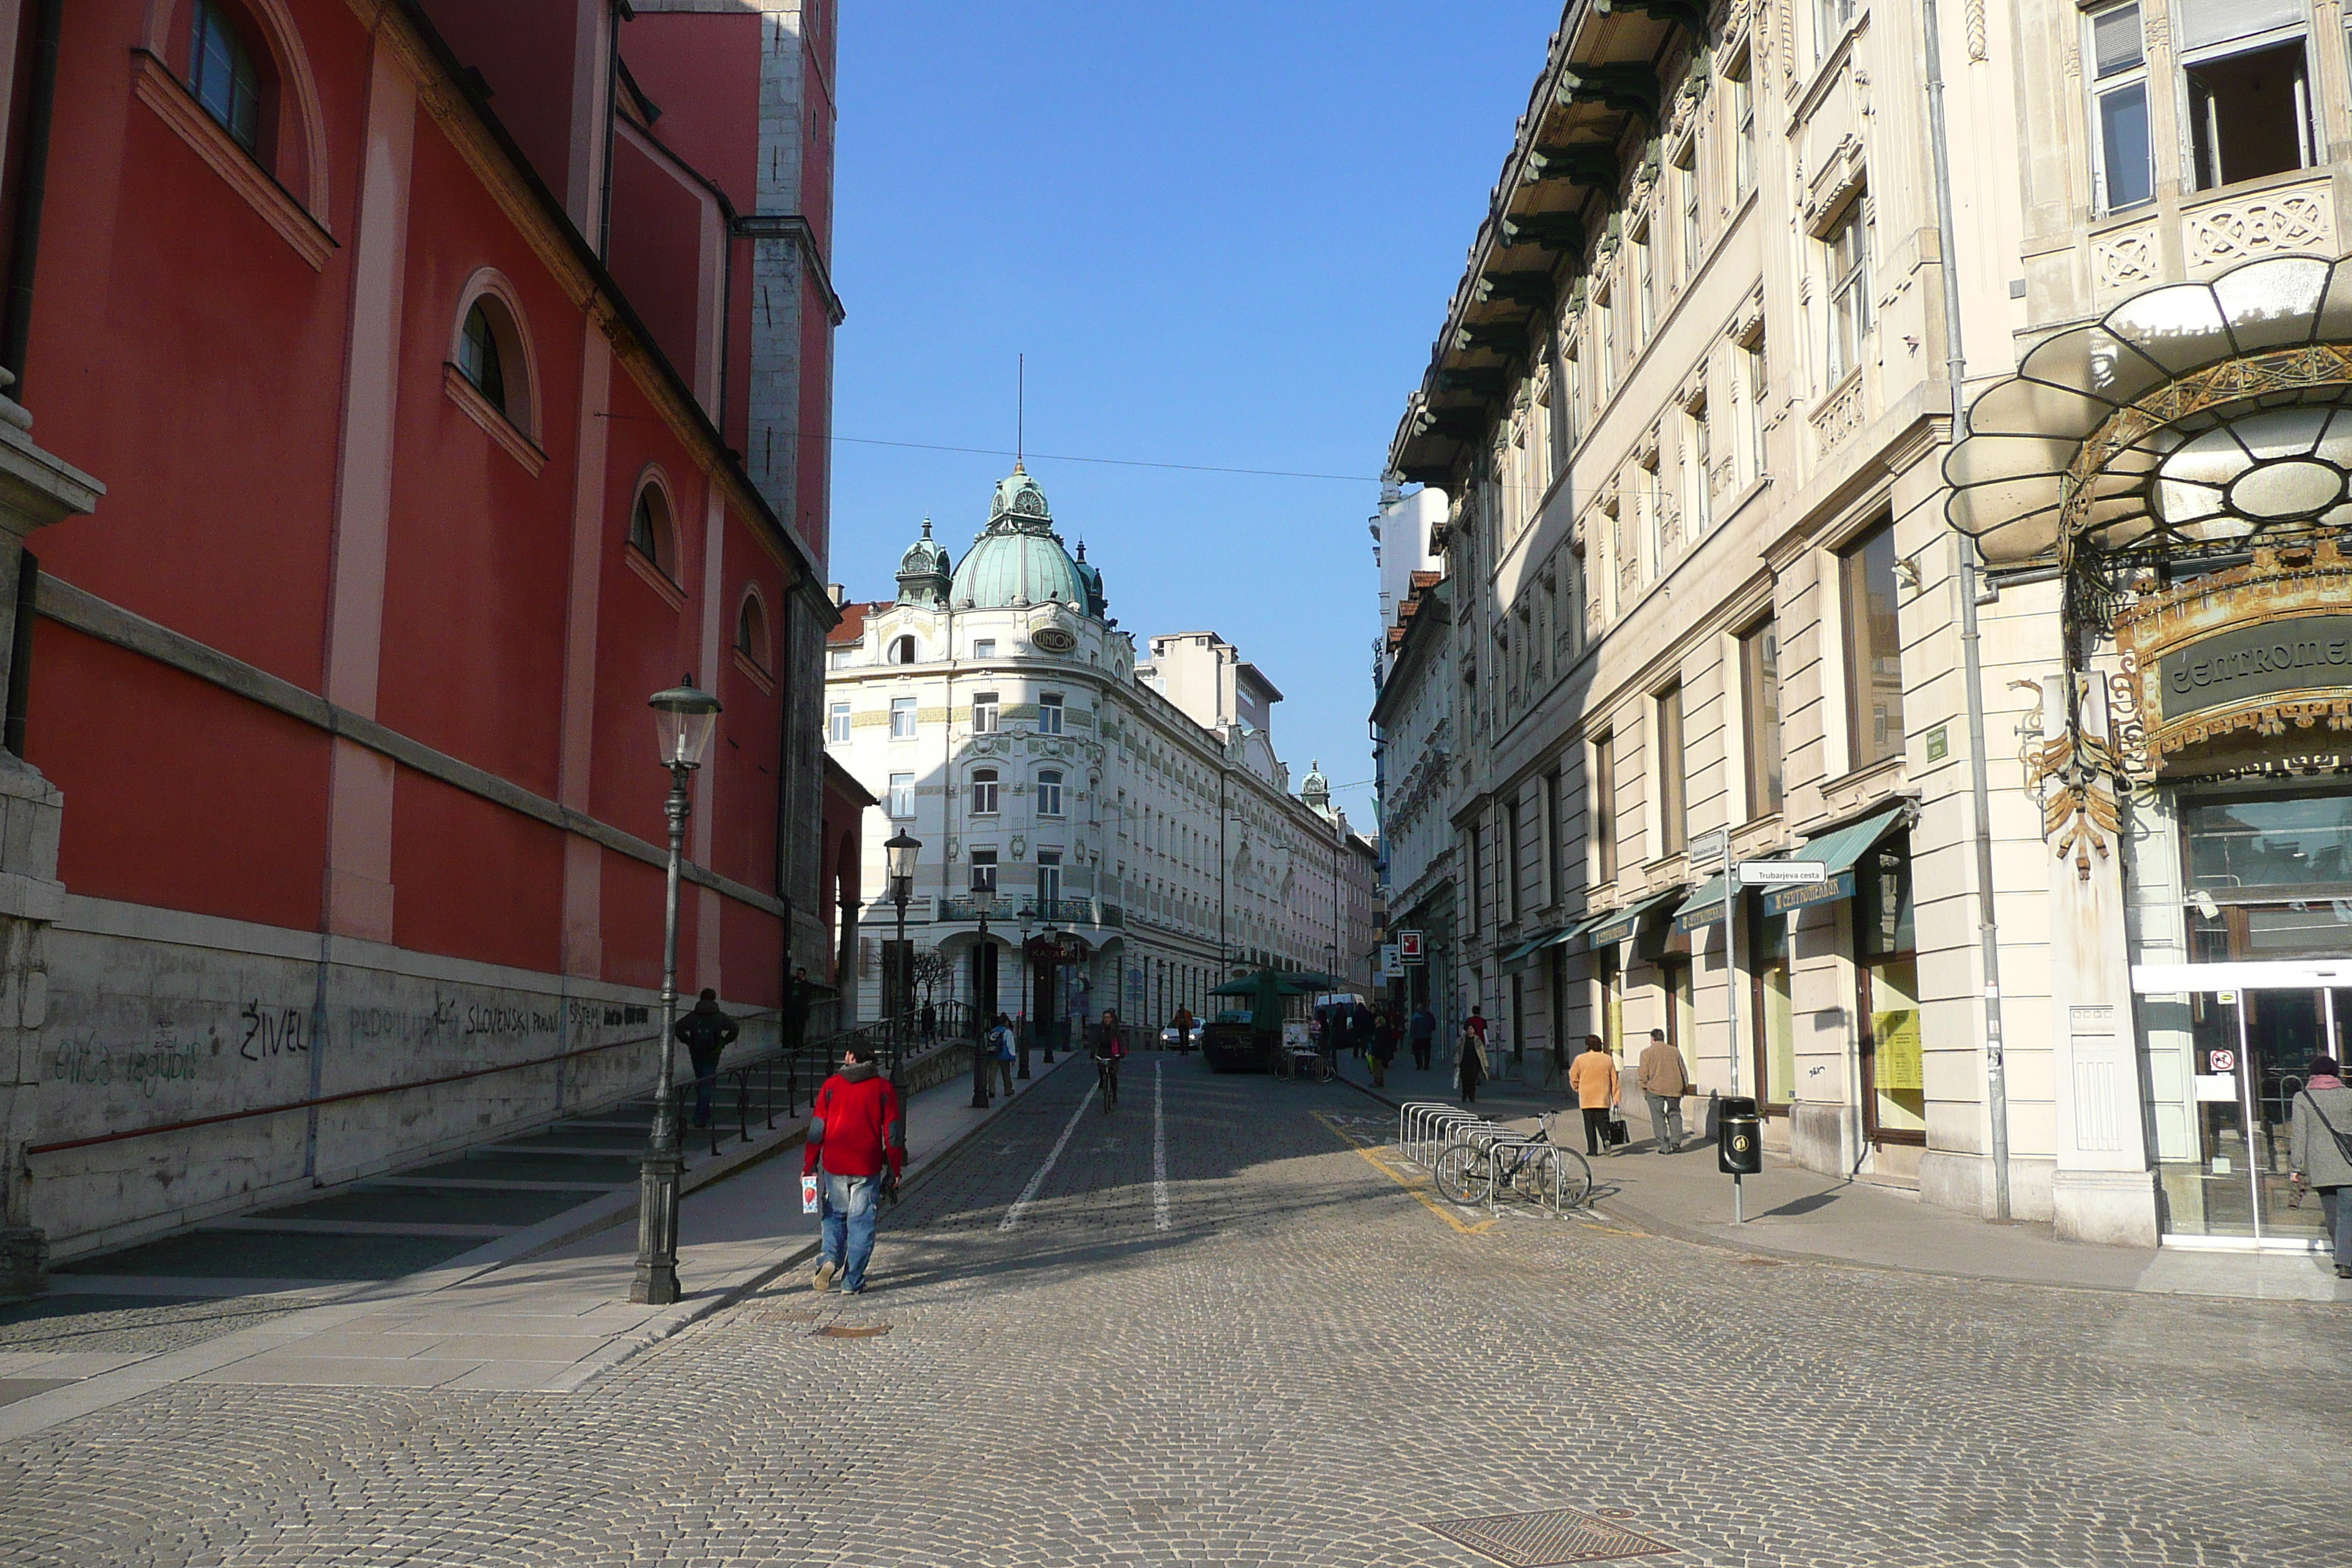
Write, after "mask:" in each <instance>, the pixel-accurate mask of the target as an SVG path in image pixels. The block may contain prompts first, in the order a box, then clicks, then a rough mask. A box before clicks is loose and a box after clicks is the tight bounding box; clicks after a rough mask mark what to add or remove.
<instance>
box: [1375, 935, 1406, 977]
mask: <svg viewBox="0 0 2352 1568" xmlns="http://www.w3.org/2000/svg"><path fill="white" fill-rule="evenodd" d="M1403 978H1404V957H1403V955H1402V954H1401V953H1399V952H1397V944H1396V943H1395V942H1382V943H1381V979H1383V980H1402V979H1403Z"/></svg>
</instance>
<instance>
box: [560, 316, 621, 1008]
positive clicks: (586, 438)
mask: <svg viewBox="0 0 2352 1568" xmlns="http://www.w3.org/2000/svg"><path fill="white" fill-rule="evenodd" d="M605 327H606V323H605V322H604V321H602V320H600V319H599V318H598V317H597V316H596V315H595V314H594V312H593V311H592V312H591V313H590V314H589V317H588V319H587V321H586V322H585V324H584V325H583V327H582V329H581V342H580V424H579V430H578V433H577V437H576V441H577V447H578V458H577V463H576V466H575V467H574V468H573V470H572V582H571V586H570V589H569V590H568V592H567V594H566V596H565V604H564V612H563V732H562V739H561V741H560V742H559V749H558V752H557V762H556V773H555V798H556V800H557V802H558V803H559V804H561V805H563V806H565V807H567V808H568V809H570V810H572V811H576V812H579V813H580V814H581V815H583V816H587V815H589V806H590V804H591V803H590V799H589V781H590V777H591V773H590V763H591V762H592V761H593V753H594V748H595V740H596V617H597V611H598V608H599V606H600V605H601V604H602V601H603V590H604V516H605V510H606V502H605V489H604V485H605V472H604V466H605V462H606V453H605V432H606V429H607V427H608V426H610V424H611V423H612V422H611V421H610V420H608V419H607V418H605V417H604V416H605V413H606V411H607V410H606V405H608V404H609V403H610V402H611V401H612V390H613V343H612V340H611V339H609V338H607V337H606V336H605V335H604V331H605ZM631 500H635V498H634V497H632V498H631ZM563 973H566V974H573V975H580V976H583V977H585V978H589V979H595V978H599V977H601V976H602V975H603V973H604V848H603V847H602V846H600V845H598V844H597V843H596V842H595V841H594V840H593V839H590V838H583V837H580V836H579V835H578V834H566V835H565V836H564V839H563Z"/></svg>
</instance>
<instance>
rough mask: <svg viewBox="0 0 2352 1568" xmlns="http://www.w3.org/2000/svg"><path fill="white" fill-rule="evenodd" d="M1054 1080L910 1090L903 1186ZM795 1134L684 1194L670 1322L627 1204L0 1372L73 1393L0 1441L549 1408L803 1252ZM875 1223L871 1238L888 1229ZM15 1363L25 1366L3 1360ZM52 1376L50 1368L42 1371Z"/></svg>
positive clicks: (17, 1406)
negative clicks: (238, 1412) (433, 1411)
mask: <svg viewBox="0 0 2352 1568" xmlns="http://www.w3.org/2000/svg"><path fill="white" fill-rule="evenodd" d="M1070 1060H1071V1058H1069V1057H1067V1056H1064V1057H1062V1058H1058V1059H1057V1060H1056V1062H1055V1068H1050V1069H1049V1068H1046V1067H1045V1065H1044V1063H1043V1062H1042V1061H1039V1060H1034V1058H1033V1066H1032V1071H1033V1072H1034V1074H1035V1075H1036V1076H1035V1077H1034V1078H1032V1079H1029V1080H1027V1081H1026V1082H1016V1084H1015V1090H1016V1092H1015V1094H1014V1096H1013V1099H1012V1100H1007V1099H1005V1098H1004V1097H1003V1096H1001V1095H1000V1096H997V1097H996V1099H995V1101H994V1103H993V1104H992V1106H991V1107H990V1108H989V1109H988V1110H974V1109H972V1107H971V1079H968V1078H959V1079H954V1080H951V1081H950V1082H948V1083H944V1084H940V1085H938V1086H936V1087H934V1088H931V1089H924V1090H922V1091H920V1092H919V1093H917V1094H915V1095H913V1096H911V1097H910V1098H909V1101H908V1163H907V1182H906V1186H907V1188H908V1190H910V1191H911V1190H914V1189H915V1188H917V1187H918V1186H919V1183H920V1180H921V1178H922V1176H923V1175H924V1173H927V1172H928V1171H929V1170H930V1169H931V1168H932V1167H933V1166H935V1165H937V1164H938V1163H939V1162H940V1160H941V1159H942V1158H944V1157H945V1156H946V1155H947V1154H948V1153H949V1152H950V1151H952V1150H953V1149H955V1148H956V1147H958V1146H959V1145H961V1143H962V1142H964V1141H965V1140H967V1139H969V1138H971V1136H972V1135H973V1134H974V1133H976V1132H978V1131H981V1129H982V1128H983V1127H985V1126H986V1125H988V1123H990V1122H991V1121H993V1120H995V1119H996V1118H997V1117H999V1116H1001V1115H1003V1113H1004V1111H1005V1110H1007V1109H1008V1108H1009V1107H1010V1106H1011V1105H1012V1104H1013V1102H1014V1101H1015V1100H1021V1099H1025V1098H1026V1097H1027V1096H1028V1094H1029V1093H1030V1092H1032V1091H1033V1090H1034V1089H1036V1088H1037V1087H1039V1086H1040V1085H1041V1084H1042V1083H1043V1082H1044V1081H1045V1078H1046V1077H1047V1075H1048V1073H1049V1072H1050V1071H1053V1070H1057V1069H1059V1068H1062V1067H1064V1066H1066V1065H1067V1064H1068V1062H1069V1061H1070ZM805 1131H806V1121H805V1118H803V1119H802V1121H798V1122H795V1123H794V1124H793V1127H792V1128H791V1129H790V1130H789V1132H788V1134H787V1135H786V1136H783V1137H781V1138H779V1139H778V1140H776V1142H773V1143H772V1144H771V1145H769V1146H768V1148H767V1151H766V1152H768V1153H770V1154H774V1155H779V1156H781V1157H776V1158H765V1159H761V1160H760V1161H758V1162H757V1163H750V1164H747V1165H744V1166H742V1167H740V1168H739V1169H737V1170H735V1171H734V1172H733V1173H730V1174H729V1175H727V1176H726V1177H724V1178H723V1179H721V1180H719V1181H716V1182H714V1183H712V1184H709V1185H708V1186H705V1187H702V1188H700V1189H698V1190H697V1191H694V1192H691V1193H688V1194H687V1195H686V1197H685V1198H684V1200H683V1201H682V1202H681V1204H680V1205H679V1213H678V1231H679V1246H678V1276H679V1279H680V1281H681V1282H682V1284H683V1285H684V1286H685V1288H686V1289H687V1291H688V1294H687V1297H686V1299H685V1300H681V1301H679V1302H677V1304H675V1305H672V1306H667V1307H648V1306H641V1305H635V1304H633V1303H631V1302H630V1300H629V1284H630V1279H631V1276H632V1274H633V1272H634V1266H635V1257H636V1226H635V1206H634V1204H632V1205H629V1206H628V1207H627V1208H626V1209H624V1210H621V1211H619V1212H617V1213H615V1214H614V1215H613V1222H612V1223H610V1224H609V1225H608V1226H606V1227H605V1228H603V1229H601V1230H598V1231H596V1232H594V1233H593V1234H591V1235H588V1236H586V1237H582V1238H580V1239H577V1240H567V1241H566V1243H565V1244H564V1245H562V1246H560V1247H557V1248H556V1249H554V1250H551V1251H543V1252H539V1253H536V1254H534V1255H532V1256H530V1257H528V1258H522V1259H520V1260H518V1261H513V1262H508V1263H504V1264H502V1265H500V1266H498V1267H493V1268H488V1269H483V1270H466V1269H462V1268H452V1269H442V1270H436V1271H430V1272H427V1273H425V1274H421V1275H412V1276H409V1277H408V1278H407V1279H398V1280H392V1281H388V1282H385V1283H383V1284H381V1285H374V1286H370V1287H367V1288H365V1289H362V1290H360V1291H358V1292H355V1293H353V1294H352V1295H350V1296H347V1297H344V1298H342V1299H341V1300H335V1301H332V1302H330V1303H327V1304H324V1305H319V1306H312V1307H308V1308H306V1309H303V1310H294V1311H289V1312H286V1313H284V1314H282V1315H279V1316H277V1317H274V1318H272V1319H271V1320H270V1321H268V1322H266V1323H262V1324H259V1325H257V1326H255V1327H253V1328H249V1329H244V1330H240V1331H236V1332H234V1333H229V1334H226V1335H223V1336H222V1337H220V1338H217V1339H214V1340H210V1341H207V1342H204V1343H201V1344H195V1345H191V1346H188V1347H186V1348H184V1349H182V1350H177V1351H172V1352H163V1353H161V1354H154V1355H147V1356H139V1357H133V1358H124V1357H119V1356H109V1357H105V1358H102V1359H100V1358H91V1359H90V1360H89V1361H88V1362H87V1363H79V1362H78V1363H76V1364H74V1365H72V1366H70V1367H68V1366H67V1365H64V1364H58V1365H45V1366H35V1365H32V1364H29V1363H27V1364H23V1365H8V1366H0V1376H6V1377H13V1378H19V1379H53V1380H62V1379H65V1378H68V1377H70V1378H73V1379H75V1381H72V1382H60V1384H59V1386H57V1387H54V1388H50V1389H48V1390H47V1391H45V1392H41V1393H37V1394H32V1395H31V1396H30V1397H27V1398H23V1399H19V1400H18V1401H16V1403H14V1404H11V1405H5V1406H0V1441H7V1440H10V1439H14V1438H17V1437H23V1436H29V1435H30V1434H32V1433H35V1432H38V1431H40V1430H42V1429H43V1428H45V1427H47V1426H54V1425H56V1424H57V1423H58V1422H60V1421H68V1420H71V1419H73V1418H75V1417H76V1416H79V1415H86V1414H88V1413H89V1412H91V1411H94V1410H100V1409H104V1408H106V1407H107V1406H110V1405H117V1404H120V1403H121V1402H122V1401H124V1400H126V1399H131V1398H134V1397H136V1396H138V1395H139V1394H145V1393H148V1392H151V1391H152V1390H154V1389H156V1388H159V1387H163V1386H167V1385H171V1384H184V1383H195V1384H235V1385H247V1386H252V1385H264V1384H274V1385H280V1386H297V1387H351V1386H365V1387H376V1388H470V1389H505V1390H537V1391H541V1392H548V1393H563V1392H569V1391H572V1390H574V1389H577V1388H579V1387H580V1386H582V1385H583V1384H586V1383H587V1382H589V1381H590V1380H591V1379H593V1378H594V1377H596V1376H597V1375H598V1374H599V1373H604V1372H605V1371H607V1370H609V1369H610V1368H612V1367H614V1366H616V1365H618V1364H619V1363H621V1362H623V1361H625V1360H626V1359H628V1358H629V1357H630V1356H632V1355H634V1354H635V1353H636V1352H639V1351H641V1350H643V1349H644V1348H645V1347H646V1346H647V1345H650V1344H654V1343H656V1342H659V1341H661V1340H663V1339H666V1338H667V1337H668V1336H669V1335H671V1334H674V1333H676V1332H677V1331H678V1330H680V1329H682V1328H684V1327H685V1326H686V1325H687V1324H688V1323H691V1322H693V1321H696V1320H697V1319H698V1318H701V1317H704V1316H707V1315H708V1314H709V1313H710V1312H713V1311H716V1310H719V1309H720V1308H722V1307H724V1306H727V1305H728V1304H730V1302H733V1301H735V1300H740V1298H741V1297H743V1296H744V1295H745V1294H747V1293H749V1292H750V1291H752V1290H754V1289H758V1288H759V1287H760V1286H761V1285H762V1284H764V1283H765V1282H767V1281H768V1280H770V1279H774V1278H775V1277H776V1276H777V1275H778V1274H780V1273H782V1271H784V1270H786V1269H789V1268H793V1267H794V1266H795V1265H797V1264H800V1263H803V1262H805V1261H807V1260H808V1259H809V1258H811V1257H813V1256H814V1253H815V1250H816V1232H817V1219H816V1216H815V1215H803V1214H802V1213H801V1203H800V1168H801V1162H800V1159H799V1157H798V1150H799V1148H800V1147H801V1144H802V1142H803V1136H804V1134H805ZM889 1225H890V1219H889V1215H888V1212H887V1210H886V1211H885V1214H884V1216H883V1226H884V1229H885V1230H886V1231H887V1229H888V1228H889ZM12 1359H16V1360H26V1359H27V1358H12ZM50 1359H52V1360H55V1359H57V1358H50Z"/></svg>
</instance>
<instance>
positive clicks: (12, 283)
mask: <svg viewBox="0 0 2352 1568" xmlns="http://www.w3.org/2000/svg"><path fill="white" fill-rule="evenodd" d="M40 7H41V9H40V14H39V19H38V20H37V22H36V23H35V24H34V29H33V70H32V79H31V81H30V83H29V84H28V87H27V91H26V107H25V163H24V175H23V178H22V183H21V184H19V186H18V188H17V192H16V243H15V245H14V246H13V247H11V250H10V254H9V257H8V319H7V326H6V328H5V333H0V370H5V371H6V372H7V373H8V374H9V375H11V376H12V377H14V378H15V381H14V384H12V385H10V386H8V387H7V388H6V390H7V392H8V395H10V396H12V397H14V398H15V399H16V401H17V402H19V403H22V402H24V401H25V352H26V345H27V344H28V343H29V342H31V340H32V335H33V273H34V271H35V269H36V268H37V266H38V264H39V261H40V255H41V205H42V202H43V200H44V199H45V198H46V197H47V194H48V184H49V125H50V121H52V120H54V119H55V118H56V113H57V102H58V38H59V37H60V36H61V35H62V34H63V32H64V30H65V10H66V7H65V0H40Z"/></svg>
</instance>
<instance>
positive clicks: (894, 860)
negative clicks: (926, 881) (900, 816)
mask: <svg viewBox="0 0 2352 1568" xmlns="http://www.w3.org/2000/svg"><path fill="white" fill-rule="evenodd" d="M922 847H923V841H922V840H921V839H919V838H918V837H915V836H914V835H913V834H911V833H908V831H907V830H906V829H905V828H903V827H902V828H900V829H899V830H898V832H896V833H894V834H892V835H891V836H890V837H887V838H886V839H884V840H883V841H882V854H883V857H884V861H885V864H886V865H887V868H888V869H889V876H890V879H891V880H892V881H894V882H911V881H913V880H914V879H915V856H916V854H917V853H918V852H919V851H920V850H921V848H922Z"/></svg>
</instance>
